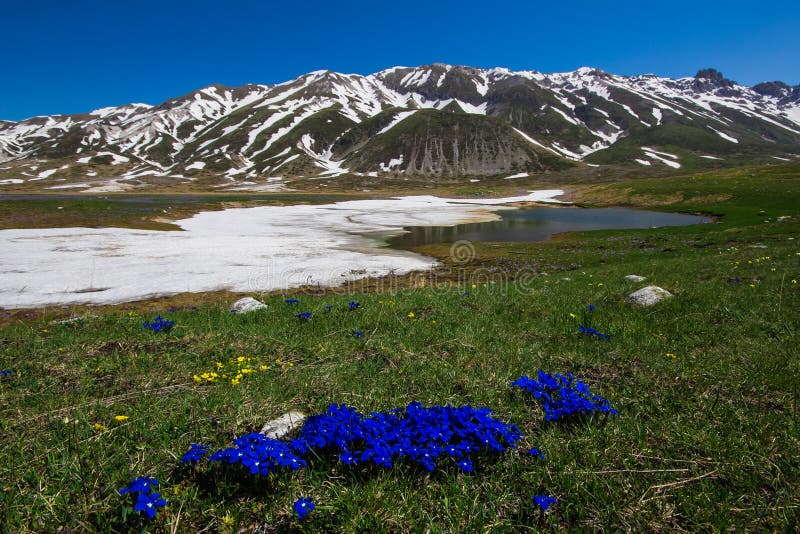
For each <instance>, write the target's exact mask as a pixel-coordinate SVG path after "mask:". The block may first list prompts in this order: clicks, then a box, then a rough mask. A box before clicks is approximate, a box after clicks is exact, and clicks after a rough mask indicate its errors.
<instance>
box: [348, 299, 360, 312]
mask: <svg viewBox="0 0 800 534" xmlns="http://www.w3.org/2000/svg"><path fill="white" fill-rule="evenodd" d="M347 305H348V306H349V307H350V309H351V310H357V309H358V307H359V306H361V304H359V303H358V302H356V301H354V300H351V301H350V302H348V303H347Z"/></svg>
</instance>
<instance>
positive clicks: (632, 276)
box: [625, 274, 647, 282]
mask: <svg viewBox="0 0 800 534" xmlns="http://www.w3.org/2000/svg"><path fill="white" fill-rule="evenodd" d="M625 280H627V281H628V282H644V281H645V280H647V278H645V277H644V276H639V275H638V274H629V275H628V276H626V277H625Z"/></svg>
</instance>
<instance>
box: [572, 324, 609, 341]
mask: <svg viewBox="0 0 800 534" xmlns="http://www.w3.org/2000/svg"><path fill="white" fill-rule="evenodd" d="M578 331H579V332H580V333H581V334H586V335H587V336H596V337H599V338H600V339H611V334H604V333H602V332H598V331H597V329H596V328H591V327H588V326H583V325H581V326H579V327H578Z"/></svg>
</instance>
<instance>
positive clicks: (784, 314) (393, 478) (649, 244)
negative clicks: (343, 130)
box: [0, 165, 800, 532]
mask: <svg viewBox="0 0 800 534" xmlns="http://www.w3.org/2000/svg"><path fill="white" fill-rule="evenodd" d="M575 195H576V198H577V199H578V200H579V201H580V202H582V203H586V204H592V205H633V206H651V207H655V208H656V209H665V210H670V211H684V212H702V213H709V214H713V215H715V216H716V217H718V219H717V222H715V223H711V224H704V225H696V226H688V227H679V228H659V229H650V230H614V231H598V232H587V233H575V234H569V235H562V236H558V238H557V239H554V240H552V241H549V242H545V243H537V244H525V243H511V244H509V243H478V244H475V253H476V256H475V258H474V259H473V260H471V262H470V263H468V264H457V263H455V262H453V261H451V260H448V259H447V253H448V247H447V246H446V245H429V246H426V247H421V248H420V249H419V250H420V251H422V252H425V253H428V254H433V255H436V256H438V257H441V258H442V259H443V260H444V264H443V266H442V267H441V268H440V269H437V270H436V271H433V272H431V273H417V274H416V275H414V276H410V277H407V278H404V280H403V283H401V284H398V285H396V286H395V285H392V284H390V283H389V281H388V279H387V283H386V284H383V285H382V284H381V283H379V282H376V281H372V282H371V283H370V284H368V285H365V286H363V287H365V288H367V287H368V288H369V291H366V290H364V291H363V292H360V291H361V290H359V289H358V288H351V291H352V292H348V291H344V290H338V291H337V290H331V291H326V292H323V293H321V294H315V293H311V292H308V293H304V292H294V293H292V294H291V295H287V296H284V295H279V294H268V295H253V296H255V297H258V298H261V299H262V300H263V301H264V302H265V303H267V304H268V305H269V307H268V308H267V309H265V310H260V311H257V312H254V313H251V314H247V315H234V314H231V313H229V311H228V310H229V305H230V303H231V300H230V298H228V299H226V300H218V301H211V302H209V301H208V300H207V299H206V300H204V301H203V303H198V304H199V305H198V306H193V305H192V304H191V302H190V301H189V302H187V301H186V300H185V299H184V301H182V304H181V305H180V306H178V307H177V309H173V310H169V309H167V307H166V306H167V304H165V307H164V309H162V310H160V314H161V315H162V316H163V317H164V318H165V319H169V320H173V321H175V326H174V327H173V328H172V329H171V330H170V331H168V332H158V333H156V332H153V331H149V330H145V329H144V328H143V327H142V323H143V322H144V321H150V320H152V319H153V318H154V317H155V315H156V312H155V311H153V305H152V303H149V304H146V305H138V304H136V303H133V304H129V305H127V306H124V307H122V306H119V307H112V308H110V309H107V310H103V311H101V312H96V315H95V316H92V317H87V318H86V319H84V320H82V321H75V322H70V323H67V324H62V323H60V322H59V320H58V317H60V315H59V314H63V313H64V312H63V310H45V311H43V312H39V313H37V314H36V316H35V317H33V318H29V319H25V318H23V317H17V316H15V317H17V318H15V319H14V320H12V321H7V322H6V324H4V325H3V326H2V327H0V369H3V370H8V371H11V373H9V374H8V376H5V377H3V378H2V380H0V531H3V532H42V531H45V532H54V531H58V530H59V529H61V530H62V531H65V532H66V531H75V530H77V531H86V530H89V531H95V530H96V531H103V532H111V531H122V532H127V531H142V530H144V531H152V532H167V531H169V532H197V531H220V532H239V531H242V530H243V531H245V532H250V531H254V532H273V531H295V530H296V531H301V532H314V531H362V532H363V531H367V532H405V531H411V532H428V531H429V532H463V531H493V532H507V531H526V530H531V531H534V530H538V529H554V530H572V529H581V530H595V529H607V530H634V531H642V530H648V531H660V530H669V531H674V530H683V531H722V530H768V531H776V530H778V531H794V530H796V529H798V528H799V527H800V491H798V488H800V406H798V403H800V391H799V389H800V349H798V347H800V336H799V335H798V329H800V284H798V280H800V166H797V165H786V166H770V167H763V168H753V169H746V170H726V171H715V172H709V173H706V174H703V175H695V176H684V177H673V178H658V179H650V180H646V179H642V180H630V181H625V182H622V183H614V184H587V185H582V186H580V187H578V188H577V191H576V193H575ZM628 274H637V275H641V276H645V277H647V280H646V282H643V283H632V282H627V281H625V280H624V276H625V275H628ZM648 284H655V285H658V286H660V287H663V288H665V289H667V290H669V291H670V292H672V293H674V295H675V297H674V298H672V299H669V300H666V301H664V302H662V303H659V304H657V305H655V306H653V307H648V308H640V307H635V306H633V305H631V304H629V303H628V302H626V299H625V297H626V295H627V294H629V293H631V292H632V291H634V290H636V289H639V288H640V287H643V286H644V285H648ZM289 296H291V297H293V298H296V299H298V300H299V303H297V304H287V303H286V302H285V299H286V298H288V297H289ZM351 301H357V302H358V303H359V307H358V308H357V309H354V310H351V309H350V307H349V306H348V303H349V302H351ZM165 302H166V301H165ZM589 305H592V306H594V311H593V312H588V308H587V307H588V306H589ZM327 306H331V308H330V309H327V308H326V307H327ZM305 311H309V312H311V313H312V316H311V318H310V319H309V320H306V321H303V320H300V319H298V318H296V317H295V314H297V313H300V312H305ZM589 321H590V322H589ZM580 326H592V327H594V328H596V329H597V330H599V331H601V332H604V333H608V334H610V335H611V338H610V339H607V340H606V339H600V338H598V337H594V336H585V335H581V334H579V327H580ZM356 330H357V331H360V332H363V334H364V336H363V337H356V336H355V335H354V331H356ZM239 357H244V358H250V360H245V361H247V362H248V365H250V366H251V367H252V369H253V372H251V373H245V374H244V375H243V376H242V377H241V378H240V379H238V380H237V381H238V383H235V384H234V383H231V379H230V377H228V378H226V379H222V378H219V379H217V380H215V381H213V382H210V381H208V380H206V379H204V378H202V374H203V373H210V372H216V371H219V372H220V373H222V372H223V370H225V371H226V372H228V373H236V369H241V365H239V364H237V363H236V359H237V358H239ZM218 362H219V363H218ZM220 366H221V367H220ZM538 370H545V371H548V372H571V373H573V374H574V375H576V376H577V377H578V378H580V379H582V380H583V381H584V382H586V383H587V384H588V385H589V386H590V387H591V389H592V391H593V393H595V394H597V395H601V396H602V397H604V398H606V399H608V400H609V401H610V403H611V404H612V405H613V406H614V408H616V409H617V410H618V411H619V414H618V415H616V416H609V417H596V418H590V419H586V420H581V421H577V422H575V423H573V424H569V425H564V424H560V423H556V422H546V421H544V420H543V412H542V410H541V407H540V406H539V405H538V404H537V403H536V402H535V401H534V400H533V399H532V398H531V397H530V396H528V395H526V394H524V393H523V392H521V391H520V390H518V389H513V388H510V387H509V384H510V382H511V381H513V380H515V379H517V378H519V377H520V376H522V375H529V376H534V375H535V374H536V372H537V371H538ZM195 376H197V378H199V381H197V379H195ZM412 401H419V402H421V403H422V404H423V405H448V404H449V405H453V406H461V405H472V406H488V407H490V408H491V409H492V410H493V411H494V413H495V415H496V416H497V417H498V418H499V419H501V420H503V421H505V422H508V423H513V424H515V425H517V426H518V427H519V428H520V429H521V431H522V432H523V438H522V440H521V442H520V443H519V447H518V449H517V450H512V451H509V452H506V453H504V454H498V455H494V456H492V455H483V456H480V457H479V458H478V459H477V460H476V462H475V471H474V473H471V474H464V473H461V472H459V471H458V469H455V468H454V466H452V465H449V464H445V463H443V464H442V467H441V468H440V469H437V470H435V471H433V472H432V473H428V472H427V471H425V470H424V469H420V468H419V467H414V466H412V465H410V464H408V463H403V462H400V463H397V464H396V465H395V466H394V467H392V468H389V469H381V468H377V467H363V466H347V465H344V464H342V463H340V462H339V461H337V460H336V458H335V457H327V456H325V455H320V456H316V457H312V458H311V459H310V460H309V465H308V466H307V467H306V468H305V469H301V470H299V471H286V472H280V473H277V474H275V475H271V476H269V477H264V478H258V477H254V476H251V475H250V474H249V473H246V472H245V471H241V470H236V469H229V470H222V469H214V470H212V469H209V468H207V467H206V465H205V464H204V463H201V464H200V466H199V467H197V468H192V467H190V466H182V465H181V462H180V458H181V455H182V454H183V453H184V452H186V450H187V449H188V448H189V446H190V444H191V443H203V444H205V445H208V446H210V447H211V448H212V450H216V449H219V448H223V447H227V446H229V445H230V442H231V439H233V438H234V437H237V436H241V435H242V434H244V433H246V432H250V431H258V430H260V428H261V427H262V425H263V424H264V423H265V422H267V421H269V420H271V419H273V418H275V417H278V416H280V415H281V414H283V413H285V412H287V411H289V410H300V411H302V412H304V413H306V414H315V413H320V412H323V411H325V410H326V408H327V407H328V405H329V404H330V403H339V404H342V403H344V404H347V405H349V406H353V407H355V408H356V409H358V410H359V411H360V412H362V413H368V412H370V411H386V410H389V409H392V408H394V407H403V406H405V405H407V404H408V403H409V402H412ZM530 447H536V448H538V449H540V450H541V451H542V452H543V453H544V454H545V456H546V459H545V460H540V459H536V458H533V457H531V456H529V455H527V454H526V451H527V450H528V449H529V448H530ZM140 475H151V476H155V477H156V478H158V480H159V481H160V488H159V491H160V493H161V495H162V496H163V497H164V498H165V499H166V501H167V505H166V507H164V508H163V509H161V510H160V511H159V513H158V515H157V516H156V517H155V518H153V519H147V518H146V517H144V516H143V515H141V514H139V513H138V512H134V511H132V510H131V506H132V501H131V499H130V498H128V497H127V496H120V495H119V494H118V493H117V490H119V489H120V488H122V487H123V486H125V485H126V484H128V483H129V482H130V481H131V480H132V479H133V478H134V477H137V476H140ZM534 495H550V496H552V497H555V498H556V499H557V503H556V504H555V505H553V506H552V507H551V508H550V509H549V510H548V511H547V512H542V511H540V510H539V509H538V508H537V507H536V506H535V505H534V504H533V502H532V496H534ZM300 497H308V498H311V499H313V501H314V502H315V503H316V505H317V509H316V510H315V511H314V512H312V513H311V514H310V515H309V517H308V518H307V519H306V520H304V521H302V522H301V521H298V520H297V519H296V518H295V516H294V514H293V512H292V503H293V502H294V501H295V500H296V499H298V498H300Z"/></svg>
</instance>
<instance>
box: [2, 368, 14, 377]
mask: <svg viewBox="0 0 800 534" xmlns="http://www.w3.org/2000/svg"><path fill="white" fill-rule="evenodd" d="M13 374H14V371H12V370H11V369H3V370H2V371H0V378H8V377H9V376H11V375H13Z"/></svg>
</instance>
